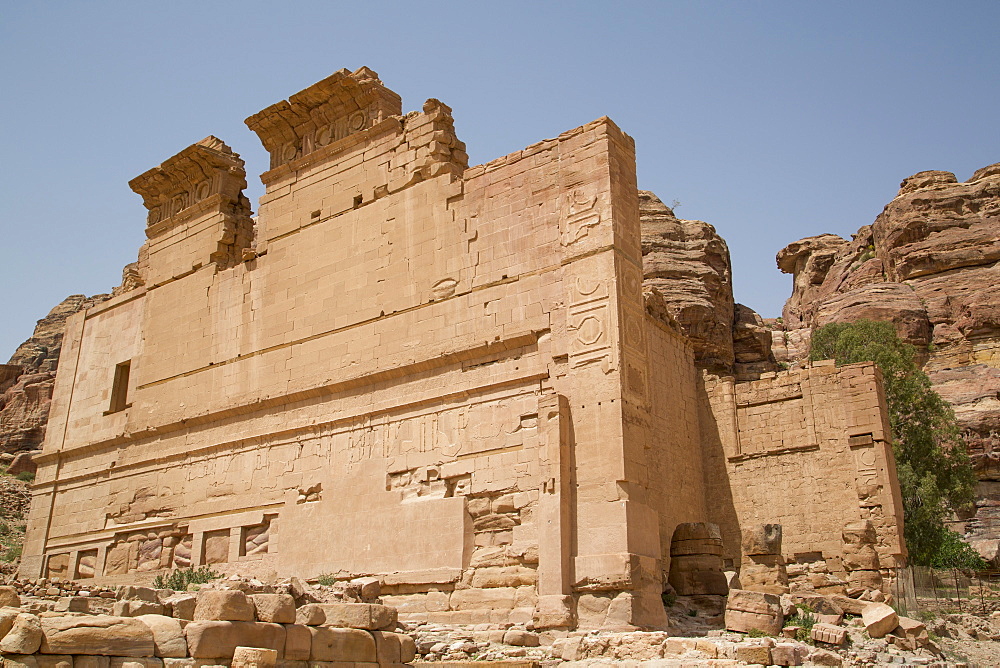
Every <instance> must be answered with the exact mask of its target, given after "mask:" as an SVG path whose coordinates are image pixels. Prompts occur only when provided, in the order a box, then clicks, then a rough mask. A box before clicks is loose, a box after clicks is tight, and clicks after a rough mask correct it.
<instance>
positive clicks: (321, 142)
mask: <svg viewBox="0 0 1000 668" xmlns="http://www.w3.org/2000/svg"><path fill="white" fill-rule="evenodd" d="M402 110H403V106H402V99H401V98H400V97H399V95H397V94H396V93H394V92H393V91H391V90H389V89H388V88H386V87H385V86H383V85H382V82H381V81H380V80H379V78H378V74H377V73H375V72H374V71H372V70H371V69H369V68H367V67H360V68H358V69H357V70H355V71H354V72H349V71H348V70H347V69H342V70H339V71H337V72H334V73H333V74H332V75H330V76H328V77H327V78H326V79H323V80H322V81H320V82H318V83H315V84H313V85H312V86H309V87H308V88H306V89H305V90H303V91H300V92H298V93H296V94H295V95H292V96H291V97H289V98H288V99H287V100H282V101H281V102H278V103H277V104H272V105H271V106H270V107H268V108H267V109H264V110H263V111H259V112H257V113H256V114H254V115H253V116H251V117H250V118H248V119H246V121H245V122H246V124H247V127H249V128H250V129H251V130H253V131H254V132H255V133H257V136H258V137H260V141H261V143H262V144H264V148H266V149H267V150H268V152H269V153H270V154H271V169H274V168H275V167H278V166H280V165H283V164H285V163H288V162H291V161H292V160H295V159H296V158H300V157H302V156H304V155H306V154H308V153H311V152H313V151H315V150H316V149H318V148H320V147H323V146H326V145H328V144H330V143H332V142H334V141H337V140H339V139H343V138H344V137H347V136H348V135H351V134H354V133H356V132H360V131H362V130H365V129H367V128H370V127H372V126H373V125H375V124H377V123H379V122H381V121H383V120H385V119H386V118H388V117H390V116H399V115H401V114H402Z"/></svg>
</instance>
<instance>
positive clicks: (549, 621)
mask: <svg viewBox="0 0 1000 668" xmlns="http://www.w3.org/2000/svg"><path fill="white" fill-rule="evenodd" d="M575 607H576V606H575V602H574V600H573V597H572V596H561V595H558V594H552V595H548V596H539V597H538V602H537V603H536V604H535V610H534V612H533V613H532V625H533V626H534V627H535V628H536V629H563V628H573V626H575V625H576V614H575V613H574V609H575Z"/></svg>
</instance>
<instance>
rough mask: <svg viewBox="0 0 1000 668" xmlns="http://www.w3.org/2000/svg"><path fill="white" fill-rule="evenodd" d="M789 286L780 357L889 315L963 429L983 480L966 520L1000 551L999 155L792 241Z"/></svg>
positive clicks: (783, 256)
mask: <svg viewBox="0 0 1000 668" xmlns="http://www.w3.org/2000/svg"><path fill="white" fill-rule="evenodd" d="M777 261H778V267H779V269H781V271H783V272H786V273H789V274H792V276H793V289H792V296H791V297H790V298H789V300H788V302H787V303H786V304H785V308H784V312H783V322H781V323H776V324H775V332H774V334H773V340H774V346H773V348H774V352H775V356H776V357H777V359H778V360H779V361H780V362H789V363H794V362H795V361H797V360H800V359H802V358H803V357H804V356H805V355H807V354H808V350H809V345H808V340H809V333H810V331H811V330H812V329H813V328H816V327H820V326H822V325H825V324H827V323H831V322H846V321H853V320H857V319H860V318H869V319H874V320H889V321H891V322H892V323H894V324H895V326H896V330H897V332H898V333H899V335H900V336H901V337H902V338H903V339H905V340H906V341H908V342H909V343H911V344H913V345H914V346H915V347H916V349H917V351H918V354H919V357H920V361H921V363H922V364H923V367H924V370H925V371H926V372H927V373H928V375H929V376H930V378H931V381H932V382H933V383H934V387H935V389H936V390H937V391H938V392H940V393H941V395H942V396H943V397H944V398H945V399H946V400H948V401H949V402H950V403H951V404H952V406H953V407H954V409H955V414H956V416H957V417H958V419H959V422H960V424H961V426H962V427H963V429H964V430H965V438H966V443H967V445H968V447H969V451H970V454H971V455H972V458H973V460H974V462H975V464H976V468H977V471H978V472H979V477H980V480H981V483H980V489H979V497H980V498H979V500H978V502H977V506H978V512H977V515H976V518H974V519H973V520H972V521H971V522H970V523H969V524H968V525H967V527H966V528H967V529H968V531H969V532H970V534H971V535H972V536H973V538H974V540H975V541H979V542H980V543H982V541H987V542H989V546H986V545H985V544H982V545H981V547H982V548H983V550H982V551H984V554H985V553H987V552H990V556H995V555H996V553H998V552H1000V291H998V290H997V286H998V285H1000V163H997V164H994V165H990V166H988V167H984V168H982V169H980V170H978V171H976V172H975V173H974V174H973V175H972V177H971V178H970V179H968V180H967V181H964V182H959V181H958V180H957V179H956V177H955V175H954V174H952V173H951V172H942V171H926V172H920V173H918V174H914V175H913V176H911V177H909V178H907V179H904V180H903V182H902V183H901V184H900V188H899V192H898V193H897V194H896V197H895V198H894V199H893V200H892V201H891V202H889V204H887V205H886V207H885V209H884V210H883V211H882V213H881V214H880V215H879V216H878V217H877V218H876V219H875V221H874V222H873V223H872V224H871V225H866V226H864V227H862V228H861V229H859V230H858V231H857V233H856V234H854V235H853V237H852V238H851V239H850V240H848V239H843V238H841V237H838V236H835V235H832V234H823V235H820V236H815V237H809V238H807V239H802V240H801V241H796V242H795V243H793V244H790V245H788V246H787V247H786V248H784V249H783V250H782V251H781V252H779V253H778V256H777Z"/></svg>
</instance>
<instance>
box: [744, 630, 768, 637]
mask: <svg viewBox="0 0 1000 668" xmlns="http://www.w3.org/2000/svg"><path fill="white" fill-rule="evenodd" d="M747 637H750V638H766V637H767V634H766V633H764V632H763V631H761V630H760V629H750V630H749V631H747Z"/></svg>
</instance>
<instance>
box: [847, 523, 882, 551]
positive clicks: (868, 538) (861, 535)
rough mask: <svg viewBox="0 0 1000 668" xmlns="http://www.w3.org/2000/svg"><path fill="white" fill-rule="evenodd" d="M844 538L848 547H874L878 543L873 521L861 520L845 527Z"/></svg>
mask: <svg viewBox="0 0 1000 668" xmlns="http://www.w3.org/2000/svg"><path fill="white" fill-rule="evenodd" d="M842 538H843V540H844V543H845V544H846V545H874V544H875V543H876V542H877V541H878V536H877V535H876V533H875V525H874V524H872V522H871V520H859V521H857V522H849V523H847V524H845V525H844V531H843V534H842Z"/></svg>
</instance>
